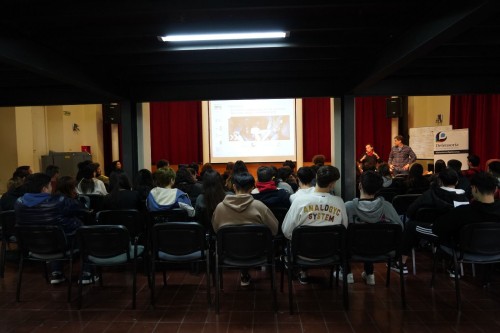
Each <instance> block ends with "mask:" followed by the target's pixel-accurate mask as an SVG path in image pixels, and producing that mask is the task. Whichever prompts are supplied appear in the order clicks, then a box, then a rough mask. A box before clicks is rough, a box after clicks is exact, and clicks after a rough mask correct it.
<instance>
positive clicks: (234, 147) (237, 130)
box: [209, 99, 296, 163]
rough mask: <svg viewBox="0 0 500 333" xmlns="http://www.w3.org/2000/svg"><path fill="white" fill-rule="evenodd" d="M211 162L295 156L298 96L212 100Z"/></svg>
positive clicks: (255, 160)
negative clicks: (296, 99) (296, 97)
mask: <svg viewBox="0 0 500 333" xmlns="http://www.w3.org/2000/svg"><path fill="white" fill-rule="evenodd" d="M209 128H210V162H212V163H225V162H229V161H236V160H238V159H241V160H244V161H245V162H279V161H285V160H287V159H291V160H296V152H295V151H296V148H295V147H296V144H295V140H296V137H295V100H293V99H271V100H269V99H268V100H235V101H211V102H209Z"/></svg>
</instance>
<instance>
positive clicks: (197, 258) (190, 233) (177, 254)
mask: <svg viewBox="0 0 500 333" xmlns="http://www.w3.org/2000/svg"><path fill="white" fill-rule="evenodd" d="M151 253H152V254H151V274H152V277H151V305H153V306H154V304H155V282H156V281H155V280H156V279H155V276H156V268H157V266H159V265H162V266H163V286H166V285H167V274H166V270H165V264H185V263H200V262H201V263H205V265H206V274H207V275H206V280H207V281H206V282H207V302H208V304H211V302H212V300H211V295H210V248H209V242H208V239H207V233H206V230H205V228H204V227H203V226H202V225H201V224H199V223H197V222H166V223H158V224H155V225H154V226H153V230H152V248H151Z"/></svg>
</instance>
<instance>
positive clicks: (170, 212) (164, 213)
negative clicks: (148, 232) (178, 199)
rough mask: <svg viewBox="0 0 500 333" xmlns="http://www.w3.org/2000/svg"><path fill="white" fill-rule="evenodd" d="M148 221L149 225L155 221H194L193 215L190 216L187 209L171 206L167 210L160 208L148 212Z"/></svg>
mask: <svg viewBox="0 0 500 333" xmlns="http://www.w3.org/2000/svg"><path fill="white" fill-rule="evenodd" d="M149 221H150V224H151V225H154V224H156V223H165V222H185V221H193V222H195V221H196V218H195V217H190V216H189V215H188V212H187V210H185V209H182V208H173V209H167V210H160V211H154V212H149Z"/></svg>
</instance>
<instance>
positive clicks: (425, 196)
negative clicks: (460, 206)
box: [406, 185, 469, 220]
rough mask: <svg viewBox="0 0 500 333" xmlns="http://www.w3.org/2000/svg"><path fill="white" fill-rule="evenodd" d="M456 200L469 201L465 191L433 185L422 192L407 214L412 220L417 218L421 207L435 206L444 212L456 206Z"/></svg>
mask: <svg viewBox="0 0 500 333" xmlns="http://www.w3.org/2000/svg"><path fill="white" fill-rule="evenodd" d="M454 201H458V202H468V201H469V200H468V199H467V197H466V195H465V193H462V194H458V193H456V192H451V191H447V190H443V189H442V188H441V187H438V186H435V185H434V186H431V188H430V189H428V190H427V191H425V192H424V193H422V195H420V196H419V197H418V198H417V199H416V200H415V201H414V202H413V203H412V204H411V205H410V206H409V207H408V210H407V211H406V216H408V217H409V218H410V220H412V219H414V218H415V215H416V214H417V211H418V210H419V209H420V208H423V207H425V208H435V209H436V210H438V212H439V213H441V214H444V213H446V212H448V211H449V210H450V209H452V208H453V207H454V203H453V202H454Z"/></svg>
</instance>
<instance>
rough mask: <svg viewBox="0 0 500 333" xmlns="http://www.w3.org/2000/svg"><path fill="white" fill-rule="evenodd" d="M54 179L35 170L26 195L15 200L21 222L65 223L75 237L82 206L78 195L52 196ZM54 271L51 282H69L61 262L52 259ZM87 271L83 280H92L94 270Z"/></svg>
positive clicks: (65, 231)
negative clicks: (75, 196)
mask: <svg viewBox="0 0 500 333" xmlns="http://www.w3.org/2000/svg"><path fill="white" fill-rule="evenodd" d="M50 180H51V179H50V177H49V176H48V175H46V174H44V173H35V174H33V175H31V176H29V177H28V178H27V180H26V194H24V195H23V196H22V197H20V198H19V199H18V200H17V201H16V203H15V211H16V220H17V223H18V224H19V225H40V224H42V225H57V226H61V227H62V229H63V230H64V233H65V234H66V235H67V237H70V238H72V237H73V236H74V235H75V233H76V230H77V229H78V228H79V227H80V226H81V225H82V222H81V221H80V220H79V219H78V218H77V215H78V214H79V212H80V210H81V209H82V205H81V204H80V203H79V202H78V201H77V200H75V199H74V198H71V197H67V196H65V195H52V194H51V193H52V185H51V183H50ZM70 241H71V240H70ZM51 270H52V274H51V279H50V283H51V284H59V283H61V282H64V281H65V277H64V275H63V273H62V264H61V262H60V261H52V262H51ZM83 274H84V276H83V283H84V284H88V283H91V281H92V277H91V273H90V272H84V273H83Z"/></svg>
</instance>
